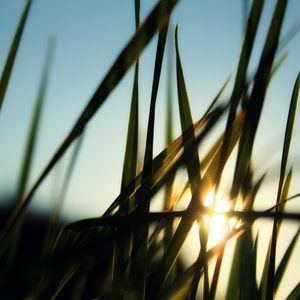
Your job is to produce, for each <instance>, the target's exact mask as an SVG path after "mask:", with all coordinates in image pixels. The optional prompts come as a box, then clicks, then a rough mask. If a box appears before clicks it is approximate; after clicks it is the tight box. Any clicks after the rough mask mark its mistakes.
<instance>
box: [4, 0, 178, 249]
mask: <svg viewBox="0 0 300 300" xmlns="http://www.w3.org/2000/svg"><path fill="white" fill-rule="evenodd" d="M177 3H178V0H161V1H160V2H159V3H158V4H157V5H156V6H155V8H154V9H153V10H152V12H151V13H150V15H149V16H148V18H147V19H146V21H145V22H144V23H143V25H142V26H141V27H140V28H139V30H138V32H137V33H136V34H135V35H134V36H133V38H132V39H131V40H130V41H129V43H128V44H127V45H126V46H125V48H124V49H123V51H122V52H121V53H120V55H119V56H118V58H117V59H116V61H115V62H114V64H113V65H112V67H111V68H110V70H109V71H108V73H107V75H106V76H105V78H104V79H103V81H102V82H101V84H100V86H99V87H98V89H97V90H96V92H95V93H94V95H93V97H92V98H91V100H90V101H89V103H88V104H87V106H86V107H85V109H84V110H83V112H82V114H81V115H80V117H79V118H78V120H77V122H76V123H75V125H74V127H73V128H72V130H71V131H70V133H69V134H68V135H67V137H66V138H65V140H64V141H63V142H62V144H61V145H60V147H59V148H58V150H57V151H56V152H55V153H54V155H53V157H52V159H51V160H50V161H49V163H48V164H47V166H46V167H45V169H44V170H43V172H42V173H41V175H40V176H39V178H38V179H37V181H36V182H35V184H34V185H33V187H32V188H31V190H30V191H29V193H28V194H27V196H26V197H25V198H24V200H23V201H22V204H21V205H20V206H19V207H18V209H17V210H16V212H15V213H14V214H13V215H12V216H11V218H10V219H9V221H8V223H7V224H6V226H5V228H4V230H3V232H2V234H1V238H0V240H1V244H2V245H3V241H4V240H5V239H6V238H7V236H9V234H10V232H11V230H12V229H13V228H14V227H15V225H16V221H17V220H18V219H19V218H20V217H21V216H22V215H23V214H24V212H25V210H26V208H27V206H28V205H29V204H30V201H31V198H32V196H33V194H34V193H35V191H36V190H37V188H38V187H39V185H40V184H41V183H42V182H43V180H44V179H45V178H46V176H47V175H48V173H49V172H50V171H51V170H52V168H53V166H54V165H55V164H56V163H57V162H58V160H59V159H60V158H61V157H62V156H63V155H64V153H65V152H66V150H67V149H68V148H69V146H70V145H71V144H72V143H73V142H74V140H76V138H78V136H79V135H81V133H82V132H83V130H84V128H85V126H86V125H87V123H88V122H89V121H90V119H91V118H92V117H93V116H94V114H95V113H96V111H97V110H98V109H99V107H100V106H101V105H102V104H103V103H104V101H105V100H106V99H107V97H108V95H109V94H110V93H111V91H112V90H113V89H114V88H115V87H116V86H117V84H118V83H119V82H120V81H121V79H122V78H123V77H124V75H125V74H126V72H127V71H128V69H129V68H130V66H131V65H132V64H133V63H134V62H135V60H136V59H137V57H138V56H139V55H140V54H141V53H142V51H143V50H144V49H145V47H146V45H147V44H148V43H149V41H150V40H151V39H152V37H153V36H154V34H155V32H156V31H157V29H159V28H161V27H163V26H164V25H165V23H166V22H167V20H168V19H169V15H170V13H171V11H172V9H173V8H174V7H175V5H176V4H177Z"/></svg>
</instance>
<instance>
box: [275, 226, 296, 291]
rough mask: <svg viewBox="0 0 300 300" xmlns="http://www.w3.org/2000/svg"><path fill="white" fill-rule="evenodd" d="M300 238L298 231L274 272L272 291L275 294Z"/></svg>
mask: <svg viewBox="0 0 300 300" xmlns="http://www.w3.org/2000/svg"><path fill="white" fill-rule="evenodd" d="M299 236H300V229H298V231H297V232H296V234H295V236H294V237H293V239H292V241H291V242H290V244H289V246H288V248H287V249H286V251H285V253H284V255H283V257H282V259H281V261H280V263H279V265H278V267H277V269H276V272H275V277H274V290H275V293H276V291H277V289H278V287H279V285H280V282H281V280H282V277H283V274H285V271H286V268H287V265H288V263H289V260H290V258H291V255H292V253H293V251H294V249H295V246H296V242H297V240H298V238H299Z"/></svg>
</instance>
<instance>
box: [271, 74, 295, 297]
mask: <svg viewBox="0 0 300 300" xmlns="http://www.w3.org/2000/svg"><path fill="white" fill-rule="evenodd" d="M299 87H300V73H299V74H298V76H297V79H296V82H295V86H294V90H293V95H292V99H291V103H290V109H289V114H288V119H287V124H286V130H285V136H284V143H283V151H282V157H281V167H280V177H279V184H278V190H277V199H276V203H279V202H280V200H281V194H282V186H283V182H284V178H285V172H286V165H287V159H288V154H289V149H290V143H291V138H292V132H293V127H294V121H295V115H296V109H297V102H298V96H299ZM285 198H286V197H285ZM277 211H278V209H275V212H277ZM277 236H278V224H277V222H276V221H275V220H274V223H273V231H272V239H271V248H270V259H269V267H268V277H267V294H266V295H267V298H273V293H274V274H275V258H276V246H277Z"/></svg>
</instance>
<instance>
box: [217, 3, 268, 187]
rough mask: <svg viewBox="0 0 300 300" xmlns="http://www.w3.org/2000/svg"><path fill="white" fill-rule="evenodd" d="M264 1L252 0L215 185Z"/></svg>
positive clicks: (220, 171)
mask: <svg viewBox="0 0 300 300" xmlns="http://www.w3.org/2000/svg"><path fill="white" fill-rule="evenodd" d="M264 2H265V1H264V0H254V1H253V4H252V8H251V11H250V15H249V18H248V22H247V26H246V32H245V37H244V41H243V46H242V51H241V55H240V59H239V63H238V68H237V74H236V77H235V82H234V87H233V90H232V94H231V97H230V109H229V114H228V118H227V123H226V129H225V137H224V141H225V142H224V144H223V150H222V152H223V153H222V155H221V156H220V162H219V171H218V174H219V175H218V178H217V182H216V183H217V184H216V185H217V187H218V185H219V182H220V178H221V176H222V170H223V168H224V164H225V162H226V160H225V157H226V152H227V147H228V145H227V143H229V141H230V137H231V128H232V125H233V122H234V120H235V116H236V111H237V108H238V104H239V102H240V98H241V96H242V95H243V93H244V92H245V91H244V89H245V87H247V85H246V75H247V69H248V65H249V61H250V57H251V53H252V49H253V46H254V41H255V37H256V33H257V29H258V24H259V21H260V17H261V13H262V9H263V6H264Z"/></svg>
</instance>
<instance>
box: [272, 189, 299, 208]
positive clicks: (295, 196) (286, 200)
mask: <svg viewBox="0 0 300 300" xmlns="http://www.w3.org/2000/svg"><path fill="white" fill-rule="evenodd" d="M298 197H300V193H298V194H295V195H293V196H290V197H288V198H286V199H284V200H281V201H280V202H279V203H278V204H275V205H274V206H272V207H270V208H269V209H267V211H272V210H274V209H275V208H276V207H277V206H281V205H284V204H285V203H286V202H288V201H291V200H294V199H296V198H298Z"/></svg>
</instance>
